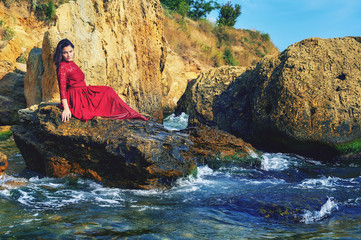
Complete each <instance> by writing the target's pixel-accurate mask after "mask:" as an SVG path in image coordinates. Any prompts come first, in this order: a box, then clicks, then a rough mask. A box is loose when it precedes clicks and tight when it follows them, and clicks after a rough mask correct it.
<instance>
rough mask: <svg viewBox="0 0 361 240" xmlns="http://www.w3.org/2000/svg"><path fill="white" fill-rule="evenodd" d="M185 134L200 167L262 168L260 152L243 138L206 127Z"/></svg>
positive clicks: (194, 128)
mask: <svg viewBox="0 0 361 240" xmlns="http://www.w3.org/2000/svg"><path fill="white" fill-rule="evenodd" d="M183 132H187V133H188V134H189V136H190V139H191V141H192V142H193V145H192V146H191V148H190V149H191V151H190V152H191V154H192V156H193V158H195V159H196V161H197V164H199V165H204V164H208V165H209V166H210V167H211V168H219V167H221V166H229V165H237V166H240V167H245V168H250V167H252V168H253V167H260V166H261V155H260V152H257V151H256V150H255V149H254V148H253V147H252V146H251V145H250V144H249V143H246V142H244V141H243V140H242V139H241V138H237V137H235V136H233V135H231V134H229V133H227V132H224V131H222V130H218V129H215V128H211V127H208V126H205V125H203V126H197V127H193V128H188V129H185V130H183Z"/></svg>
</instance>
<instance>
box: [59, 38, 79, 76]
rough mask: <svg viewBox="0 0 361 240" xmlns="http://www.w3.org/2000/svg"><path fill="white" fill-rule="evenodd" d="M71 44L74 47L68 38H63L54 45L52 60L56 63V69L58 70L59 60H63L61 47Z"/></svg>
mask: <svg viewBox="0 0 361 240" xmlns="http://www.w3.org/2000/svg"><path fill="white" fill-rule="evenodd" d="M67 46H71V47H72V48H74V45H73V44H72V43H71V42H70V40H69V39H66V38H65V39H63V40H61V41H60V42H59V43H58V46H56V50H55V54H54V62H55V65H56V71H58V69H59V66H60V62H62V60H63V48H65V47H67Z"/></svg>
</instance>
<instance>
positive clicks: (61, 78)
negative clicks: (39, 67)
mask: <svg viewBox="0 0 361 240" xmlns="http://www.w3.org/2000/svg"><path fill="white" fill-rule="evenodd" d="M67 77H68V71H67V68H66V65H65V64H60V66H59V69H58V83H59V92H60V100H61V99H68V93H67V91H66V84H67V83H66V81H67Z"/></svg>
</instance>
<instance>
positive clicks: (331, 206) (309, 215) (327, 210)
mask: <svg viewBox="0 0 361 240" xmlns="http://www.w3.org/2000/svg"><path fill="white" fill-rule="evenodd" d="M335 210H338V205H337V203H336V201H335V200H334V199H333V198H328V199H327V201H326V203H325V204H323V205H322V206H321V209H320V211H314V212H312V211H308V210H307V211H305V213H304V214H303V215H302V219H301V222H304V223H312V222H317V221H320V220H322V219H324V218H325V217H327V216H329V215H331V213H332V211H335Z"/></svg>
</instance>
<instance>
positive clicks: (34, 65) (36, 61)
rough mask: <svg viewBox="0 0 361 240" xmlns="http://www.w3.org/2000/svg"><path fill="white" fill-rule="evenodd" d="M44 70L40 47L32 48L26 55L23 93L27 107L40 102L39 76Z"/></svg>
mask: <svg viewBox="0 0 361 240" xmlns="http://www.w3.org/2000/svg"><path fill="white" fill-rule="evenodd" d="M43 72H44V65H43V59H42V50H41V48H33V49H32V50H31V51H30V53H29V57H28V61H27V71H26V75H25V81H24V94H25V98H26V104H27V106H28V107H30V106H32V105H35V104H39V103H40V102H42V100H43V99H42V89H41V77H42V75H43Z"/></svg>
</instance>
